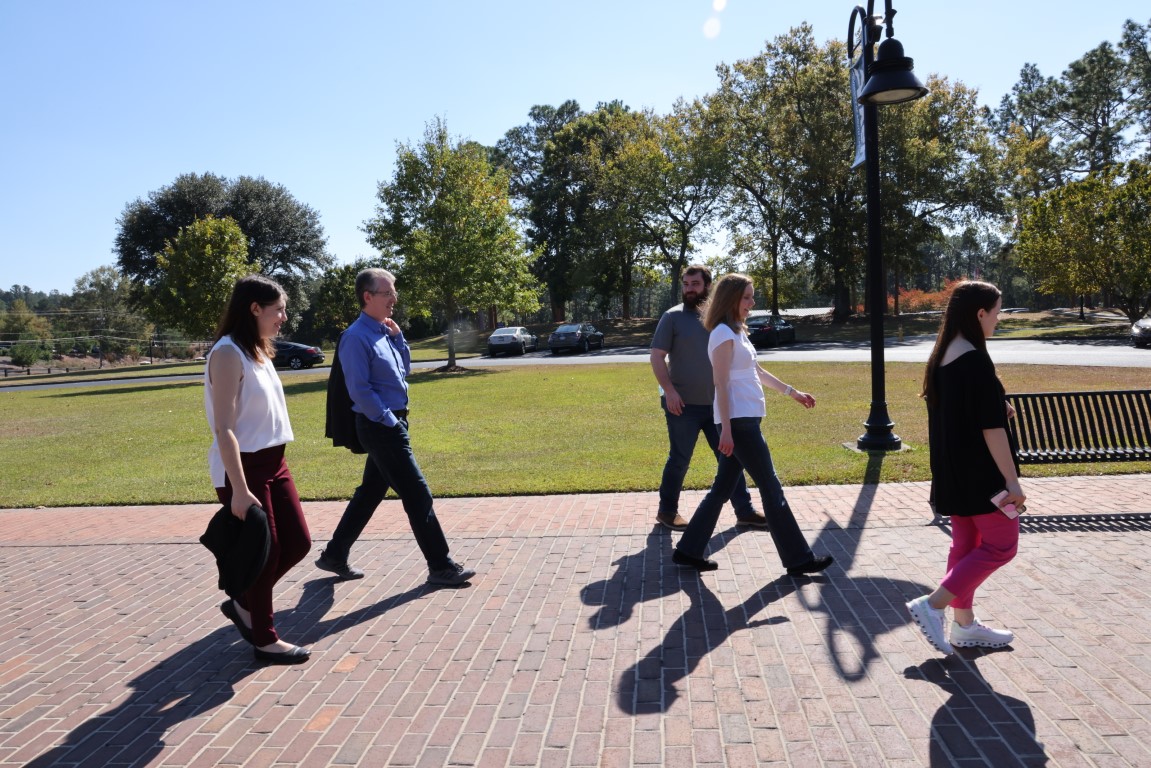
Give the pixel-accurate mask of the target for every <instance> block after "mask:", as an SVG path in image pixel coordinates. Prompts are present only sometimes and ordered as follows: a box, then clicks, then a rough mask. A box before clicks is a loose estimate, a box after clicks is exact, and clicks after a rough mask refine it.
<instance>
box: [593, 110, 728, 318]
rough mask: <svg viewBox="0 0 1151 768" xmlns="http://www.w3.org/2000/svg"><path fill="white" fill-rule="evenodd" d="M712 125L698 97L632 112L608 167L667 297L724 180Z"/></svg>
mask: <svg viewBox="0 0 1151 768" xmlns="http://www.w3.org/2000/svg"><path fill="white" fill-rule="evenodd" d="M713 128H714V125H713V123H712V121H710V120H709V116H708V108H707V106H706V105H705V104H704V103H703V102H701V101H694V102H690V103H689V102H685V101H683V100H680V101H677V102H676V103H675V105H674V106H673V107H672V111H671V114H669V115H666V116H656V115H653V114H651V113H650V112H644V113H638V115H637V120H636V122H635V130H634V132H633V133H632V134H631V136H629V137H628V138H629V139H630V140H629V141H625V142H623V143H622V146H621V147H620V151H619V158H618V160H617V161H616V163H615V164H614V168H613V167H612V166H609V170H614V173H612V174H611V175H610V176H609V177H608V178H609V181H610V183H611V184H612V185H613V186H614V187H616V188H617V189H620V190H630V195H631V196H632V198H633V199H632V201H631V202H630V205H628V206H627V208H626V209H625V210H627V211H628V213H629V215H630V216H631V217H632V218H633V219H634V220H635V222H636V223H637V224H638V225H639V227H640V228H641V229H642V231H643V233H644V235H645V237H646V239H647V240H648V242H650V243H651V244H652V245H653V246H654V247H655V249H656V252H657V253H658V254H659V255H660V257H661V260H662V262H663V266H664V267H665V268H666V269H667V272H668V274H669V275H670V277H671V282H672V294H673V296H674V295H676V294H678V293H679V282H680V276H681V275H682V273H683V270H684V269H686V268H687V266H688V262H689V257H690V255H691V254H692V253H693V252H694V251H695V248H696V246H695V242H694V241H695V239H696V237H697V234H696V233H697V232H699V231H700V230H702V229H703V228H704V227H705V226H706V225H707V224H708V223H709V222H711V221H712V220H713V219H714V217H715V215H716V213H717V211H718V208H719V204H720V201H721V199H722V193H723V190H724V185H725V183H726V180H727V177H726V170H725V161H726V159H727V157H726V155H725V153H724V152H723V147H722V146H721V145H720V143H719V142H718V141H717V137H716V135H715V133H714V131H713V130H711V129H713ZM621 197H622V195H621Z"/></svg>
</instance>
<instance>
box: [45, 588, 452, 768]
mask: <svg viewBox="0 0 1151 768" xmlns="http://www.w3.org/2000/svg"><path fill="white" fill-rule="evenodd" d="M337 583H339V579H338V578H336V577H331V578H320V579H314V580H312V581H309V582H307V583H305V584H304V586H303V594H302V595H301V597H300V600H299V602H298V603H297V605H296V607H295V608H293V609H290V610H288V611H281V612H278V614H277V617H276V619H277V620H276V626H277V628H278V629H280V630H281V631H282V632H283V633H284V635H285V636H286V637H288V638H292V642H296V643H299V644H301V645H311V644H313V643H315V642H317V641H319V640H320V639H322V638H324V637H326V636H327V635H330V634H332V633H335V632H340V631H342V630H345V629H348V628H349V627H352V626H355V625H357V624H361V623H363V622H366V621H371V620H372V619H375V618H377V617H379V616H382V615H383V614H385V613H387V612H388V611H390V610H392V609H393V608H396V607H398V606H401V605H403V604H405V603H409V602H411V601H413V600H415V599H416V598H418V597H420V596H422V595H425V594H429V593H431V592H434V591H436V588H435V587H429V586H427V585H425V584H421V585H419V586H418V587H414V588H412V589H409V590H407V591H406V592H401V593H399V594H396V595H392V596H391V597H387V598H384V599H383V600H380V601H379V602H377V603H376V604H374V605H369V606H365V607H364V608H361V609H359V610H357V611H352V612H351V613H348V614H345V615H343V616H338V617H335V618H332V619H329V620H327V621H320V620H310V617H316V618H317V619H318V618H319V617H321V616H323V615H324V614H325V613H327V611H328V610H329V609H330V608H331V607H332V605H333V603H334V601H335V585H336V584H337ZM218 618H219V619H220V620H221V621H223V622H225V623H227V619H224V618H223V617H222V616H219V617H218ZM261 666H262V665H261V663H260V662H258V661H256V660H255V659H254V658H253V657H252V653H251V650H250V646H248V644H247V643H244V642H242V641H239V640H238V637H237V633H236V630H235V629H234V628H233V627H232V625H231V624H230V623H227V626H222V627H220V628H219V629H217V630H215V631H213V632H212V633H211V634H209V635H207V636H206V637H201V638H198V639H195V640H192V641H191V642H190V643H189V644H188V645H187V646H185V647H184V648H181V649H180V650H179V651H177V652H176V653H174V654H172V655H171V656H169V657H168V658H166V659H164V660H163V661H161V662H160V663H158V664H156V665H155V666H154V667H152V668H151V669H148V670H147V671H145V672H144V673H143V674H141V675H140V676H138V677H136V678H134V679H133V680H132V681H131V682H129V683H128V687H129V688H130V689H132V694H131V695H130V696H129V697H128V699H127V700H126V701H124V702H123V703H121V704H120V705H119V706H117V707H115V708H114V709H112V710H109V711H102V712H99V713H98V714H96V715H94V716H93V717H91V718H89V719H87V720H85V721H84V722H83V723H81V724H80V725H78V726H77V727H76V728H74V729H73V730H72V731H71V732H70V733H69V734H68V736H67V737H66V739H65V742H64V743H63V744H60V745H59V746H57V747H54V748H53V749H50V750H49V751H47V752H45V753H44V754H42V755H40V756H39V757H37V758H36V759H35V760H32V761H31V762H29V763H28V766H29V767H30V768H49V766H58V765H91V766H106V765H148V764H150V763H151V761H152V758H154V757H155V756H156V755H157V754H159V753H160V752H161V751H162V750H163V749H164V747H165V744H164V734H165V733H167V732H168V731H170V730H171V729H172V728H175V727H176V726H177V725H179V724H180V723H182V722H184V721H185V720H190V719H192V718H194V717H198V716H200V715H202V714H204V713H205V712H209V711H211V710H212V709H215V708H216V707H218V706H220V705H221V704H224V703H225V702H227V701H228V700H229V699H231V698H232V696H233V695H234V686H235V685H236V684H237V683H238V682H240V681H241V680H243V679H244V678H245V677H247V676H248V675H250V674H252V673H253V672H255V671H256V670H257V669H259V668H260V667H261ZM306 666H307V664H305V665H303V667H306ZM284 672H285V674H291V673H290V672H289V671H288V669H287V668H285V670H284Z"/></svg>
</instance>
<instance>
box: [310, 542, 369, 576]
mask: <svg viewBox="0 0 1151 768" xmlns="http://www.w3.org/2000/svg"><path fill="white" fill-rule="evenodd" d="M316 567H317V568H319V569H320V570H321V571H328V572H329V573H334V574H336V575H337V576H339V577H340V578H341V579H343V580H344V581H351V580H352V579H362V578H364V572H363V571H361V570H360V569H359V568H355V567H353V566H351V565H348V561H347V560H343V561H339V560H333V559H331V558H330V557H328V555H327V553H326V552H324V551H322V550H321V551H320V556H319V557H317V558H316Z"/></svg>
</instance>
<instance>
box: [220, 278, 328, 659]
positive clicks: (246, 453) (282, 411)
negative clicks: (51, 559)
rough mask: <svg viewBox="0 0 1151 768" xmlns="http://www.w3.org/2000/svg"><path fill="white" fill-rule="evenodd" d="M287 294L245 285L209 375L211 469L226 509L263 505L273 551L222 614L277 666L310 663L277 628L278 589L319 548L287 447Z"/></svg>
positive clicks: (224, 325) (255, 281)
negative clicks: (282, 336)
mask: <svg viewBox="0 0 1151 768" xmlns="http://www.w3.org/2000/svg"><path fill="white" fill-rule="evenodd" d="M286 307H287V302H286V297H285V295H284V291H283V289H282V288H281V287H280V286H279V285H278V284H277V283H275V282H274V281H272V280H269V279H268V278H266V277H262V276H260V275H249V276H248V277H244V278H241V279H240V280H239V281H238V282H237V283H236V286H235V288H234V289H233V290H232V298H231V299H230V300H229V302H228V307H227V309H226V310H225V311H224V316H223V317H222V318H221V319H220V325H219V328H218V329H217V331H216V342H215V344H214V345H213V346H212V350H211V352H209V353H208V364H207V366H206V367H205V370H204V408H205V411H206V412H207V416H208V424H209V426H210V427H211V428H212V435H213V439H212V447H211V448H210V449H209V450H208V465H209V470H210V472H211V476H212V484H213V485H214V486H215V488H216V494H217V496H219V498H220V502H221V503H222V504H224V505H226V506H228V507H230V508H231V510H232V514H233V515H235V516H236V517H238V518H240V519H241V520H242V519H244V516H245V515H246V514H247V510H248V508H249V507H250V506H251V505H253V504H255V505H257V506H259V507H260V508H261V509H263V510H264V511H265V512H266V513H267V516H268V529H269V533H270V534H271V547H270V550H269V552H268V562H267V565H266V566H265V567H264V570H263V571H262V572H261V573H260V576H259V578H258V579H257V580H256V582H255V583H254V584H253V585H252V586H251V587H249V588H248V590H247V591H246V592H245V593H244V594H243V595H241V596H240V597H239V598H238V599H235V600H231V599H229V600H226V601H225V602H224V604H223V605H221V606H220V610H221V611H222V612H223V613H224V615H225V616H227V617H228V618H229V619H231V621H232V623H234V624H235V625H236V628H237V629H238V630H239V631H240V634H241V635H242V636H243V637H244V639H245V640H247V641H248V642H250V643H251V644H252V645H253V646H254V648H255V656H256V658H257V659H259V660H261V661H268V662H272V663H274V664H298V663H300V662H303V661H307V659H308V655H309V652H308V650H307V649H306V648H302V647H300V646H298V645H292V644H291V643H287V642H285V641H283V640H281V639H280V637H279V635H277V634H276V628H275V626H273V623H272V588H273V587H274V586H275V585H276V582H278V581H279V580H280V579H281V578H282V577H283V576H284V574H285V573H287V572H288V570H289V569H291V567H292V566H293V565H295V564H296V563H298V562H300V560H302V559H303V557H304V555H306V554H307V553H308V550H309V549H311V546H312V539H311V535H310V534H309V533H308V523H307V521H306V520H305V519H304V511H303V509H302V508H301V507H300V497H299V495H298V494H297V493H296V486H295V483H294V482H293V481H292V474H291V472H289V471H288V465H287V464H286V463H285V461H284V446H285V444H287V443H288V442H290V441H291V440H292V439H293V435H292V425H291V423H290V422H289V421H288V407H287V403H286V401H285V399H284V388H283V386H282V385H281V384H280V377H279V374H277V373H276V370H275V368H274V367H273V365H272V358H273V357H274V356H275V349H274V347H273V345H272V339H274V338H275V337H276V336H277V335H278V334H279V332H280V326H281V325H283V324H284V321H285V320H286V319H287V317H288V314H287V309H286Z"/></svg>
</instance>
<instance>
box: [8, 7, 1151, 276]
mask: <svg viewBox="0 0 1151 768" xmlns="http://www.w3.org/2000/svg"><path fill="white" fill-rule="evenodd" d="M877 5H878V6H879V10H880V12H881V10H882V7H883V3H882V2H880V3H877ZM894 6H895V8H896V10H897V12H898V14H897V16H896V20H895V21H896V23H895V36H896V37H897V38H898V39H899V40H900V41H901V42H902V43H903V44H904V47H905V48H906V51H907V54H908V55H910V56H912V57H914V58H915V68H916V72H917V74H919V75H920V77H921V79H926V75H927V74H929V73H938V74H941V75H945V76H947V77H948V78H950V79H951V80H953V81H955V80H958V81H962V82H964V83H966V84H967V85H969V86H972V87H975V88H977V89H979V91H980V96H981V101H982V102H983V103H986V104H990V105H995V104H998V102H999V99H1000V98H1001V97H1002V96H1003V95H1004V94H1005V93H1006V92H1007V91H1009V90H1010V88H1011V86H1012V85H1013V84H1014V83H1015V81H1016V80H1017V78H1018V74H1019V70H1020V68H1021V67H1022V66H1023V65H1024V64H1025V63H1028V62H1031V63H1035V64H1036V65H1038V66H1039V68H1040V71H1042V72H1043V74H1044V75H1054V76H1057V75H1059V74H1060V73H1061V72H1062V71H1063V69H1064V68H1065V67H1066V66H1067V65H1068V64H1069V63H1070V62H1071V61H1073V60H1075V59H1076V58H1078V57H1080V56H1081V55H1083V54H1084V53H1085V52H1086V51H1088V50H1090V49H1091V48H1094V47H1095V46H1096V45H1098V44H1099V43H1101V42H1103V41H1104V40H1108V41H1111V42H1112V43H1115V42H1117V41H1118V39H1119V37H1120V34H1121V32H1122V25H1123V22H1124V21H1125V20H1126V19H1129V18H1130V19H1134V20H1136V21H1138V22H1140V23H1143V24H1146V23H1147V22H1148V20H1149V19H1151V13H1149V12H1148V11H1147V7H1148V6H1147V5H1146V2H1145V0H1143V2H1139V3H1136V2H1133V1H1131V0H1108V2H1106V3H1099V4H1097V5H1095V6H1093V7H1085V6H1083V5H1082V4H1080V3H1071V2H1063V1H1062V0H1059V1H1054V2H1044V3H1039V2H1026V1H1024V0H1020V1H1019V2H1002V1H1000V2H984V1H983V0H972V1H971V2H967V3H944V2H940V0H919V1H918V2H913V1H912V0H896V2H894ZM853 7H854V5H853V4H852V3H850V2H842V3H841V2H835V3H830V2H825V1H824V0H805V1H804V2H793V3H790V4H783V3H777V2H768V1H767V0H726V2H725V0H631V1H627V0H625V1H624V2H616V3H610V2H604V1H603V0H581V1H580V2H572V0H562V1H552V0H541V1H539V2H535V3H512V2H507V0H488V2H475V1H474V0H449V1H440V2H437V1H436V0H424V1H423V2H409V3H399V2H394V1H393V0H329V2H327V3H316V2H307V3H305V2H299V0H277V2H268V1H267V0H227V2H223V1H221V0H201V1H200V2H196V3H176V2H167V1H165V0H100V2H91V1H90V0H84V1H83V2H81V1H80V0H3V2H2V3H0V96H2V98H3V103H4V105H5V109H4V116H3V118H0V147H2V149H0V286H3V287H4V288H8V287H10V286H12V285H14V284H18V285H28V286H29V287H31V288H32V289H33V290H41V291H50V290H53V289H56V290H60V291H63V292H70V291H71V290H72V288H73V284H74V282H75V280H76V278H78V277H80V276H81V275H83V274H84V273H85V272H88V271H90V270H92V269H95V268H96V267H99V266H102V265H106V264H112V263H114V262H115V256H114V254H113V253H112V245H113V240H114V238H115V233H116V219H117V218H118V217H119V215H120V213H121V212H122V211H123V209H124V206H125V205H126V204H128V203H129V202H131V201H133V200H135V199H136V198H139V197H145V196H146V195H147V194H148V193H149V192H151V191H153V190H155V189H158V188H160V187H162V186H164V185H166V184H169V183H171V182H172V180H173V179H175V178H176V177H177V176H178V175H180V174H181V173H187V172H197V173H204V172H212V173H216V174H220V175H223V176H226V177H229V178H234V177H236V176H240V175H249V176H263V177H265V178H266V179H268V180H269V181H272V182H276V183H279V184H283V185H284V186H285V187H287V188H288V190H289V191H291V193H292V194H293V195H294V196H295V197H296V198H297V199H298V200H300V201H301V202H303V203H306V204H307V205H310V206H311V207H313V208H315V209H316V210H317V211H318V212H319V214H320V218H321V222H322V223H323V226H324V230H325V233H326V235H327V237H328V249H329V251H330V252H331V253H332V254H333V255H334V256H335V257H336V259H337V260H338V261H339V262H341V263H344V262H349V261H351V260H353V259H354V258H356V257H357V256H359V255H365V256H367V255H372V253H373V251H372V249H371V248H370V246H368V245H367V243H366V242H365V241H364V238H363V233H362V232H361V231H360V227H361V225H362V223H363V222H364V220H365V219H367V218H370V217H371V216H372V215H373V212H374V209H375V203H376V198H375V193H376V187H377V184H378V182H380V181H387V180H389V179H390V178H391V174H392V163H393V158H394V156H395V147H396V143H397V142H408V141H414V140H416V139H418V138H419V137H420V136H422V134H423V129H424V125H425V124H426V123H427V122H428V121H430V120H432V119H433V118H434V117H436V116H437V115H438V116H441V117H443V118H444V119H445V120H446V121H447V125H448V128H449V130H450V131H451V133H452V134H453V135H455V136H457V137H460V138H467V139H473V140H476V141H479V142H482V143H485V144H493V143H495V142H496V141H497V140H498V139H499V138H500V137H501V136H502V135H503V134H504V132H505V131H507V130H508V129H509V128H512V127H514V126H516V125H520V124H522V123H524V122H526V120H527V113H528V109H529V108H530V107H531V106H532V105H535V104H553V105H556V104H559V103H561V102H562V101H564V100H566V99H575V100H577V101H578V102H579V103H580V105H581V106H582V107H583V108H584V109H591V108H593V107H594V106H595V105H596V104H597V103H598V102H601V101H610V100H612V99H620V100H622V101H623V102H624V103H626V104H628V105H629V106H631V107H634V108H641V107H650V108H652V109H655V110H657V111H666V110H667V109H668V108H669V107H670V106H671V104H672V103H673V102H674V101H675V99H676V98H678V97H680V96H683V97H685V98H693V97H697V96H702V95H704V94H706V93H708V92H710V91H712V90H714V88H715V84H716V78H715V67H716V65H717V64H719V63H721V62H727V63H731V62H734V61H737V60H739V59H742V58H749V57H751V56H754V55H756V54H757V53H759V52H760V51H762V50H763V47H764V43H765V42H766V41H767V40H769V39H772V38H775V37H776V36H778V35H782V34H785V33H787V31H788V30H789V29H790V28H792V27H794V26H796V25H798V24H800V23H802V22H804V21H806V22H808V23H810V24H811V25H812V26H813V28H814V30H815V37H816V39H817V40H818V41H820V42H822V41H825V40H827V39H830V38H839V39H843V38H844V37H846V34H847V24H848V19H849V17H850V15H851V10H852V8H853ZM845 98H846V96H845ZM893 109H898V107H895V108H893Z"/></svg>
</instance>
